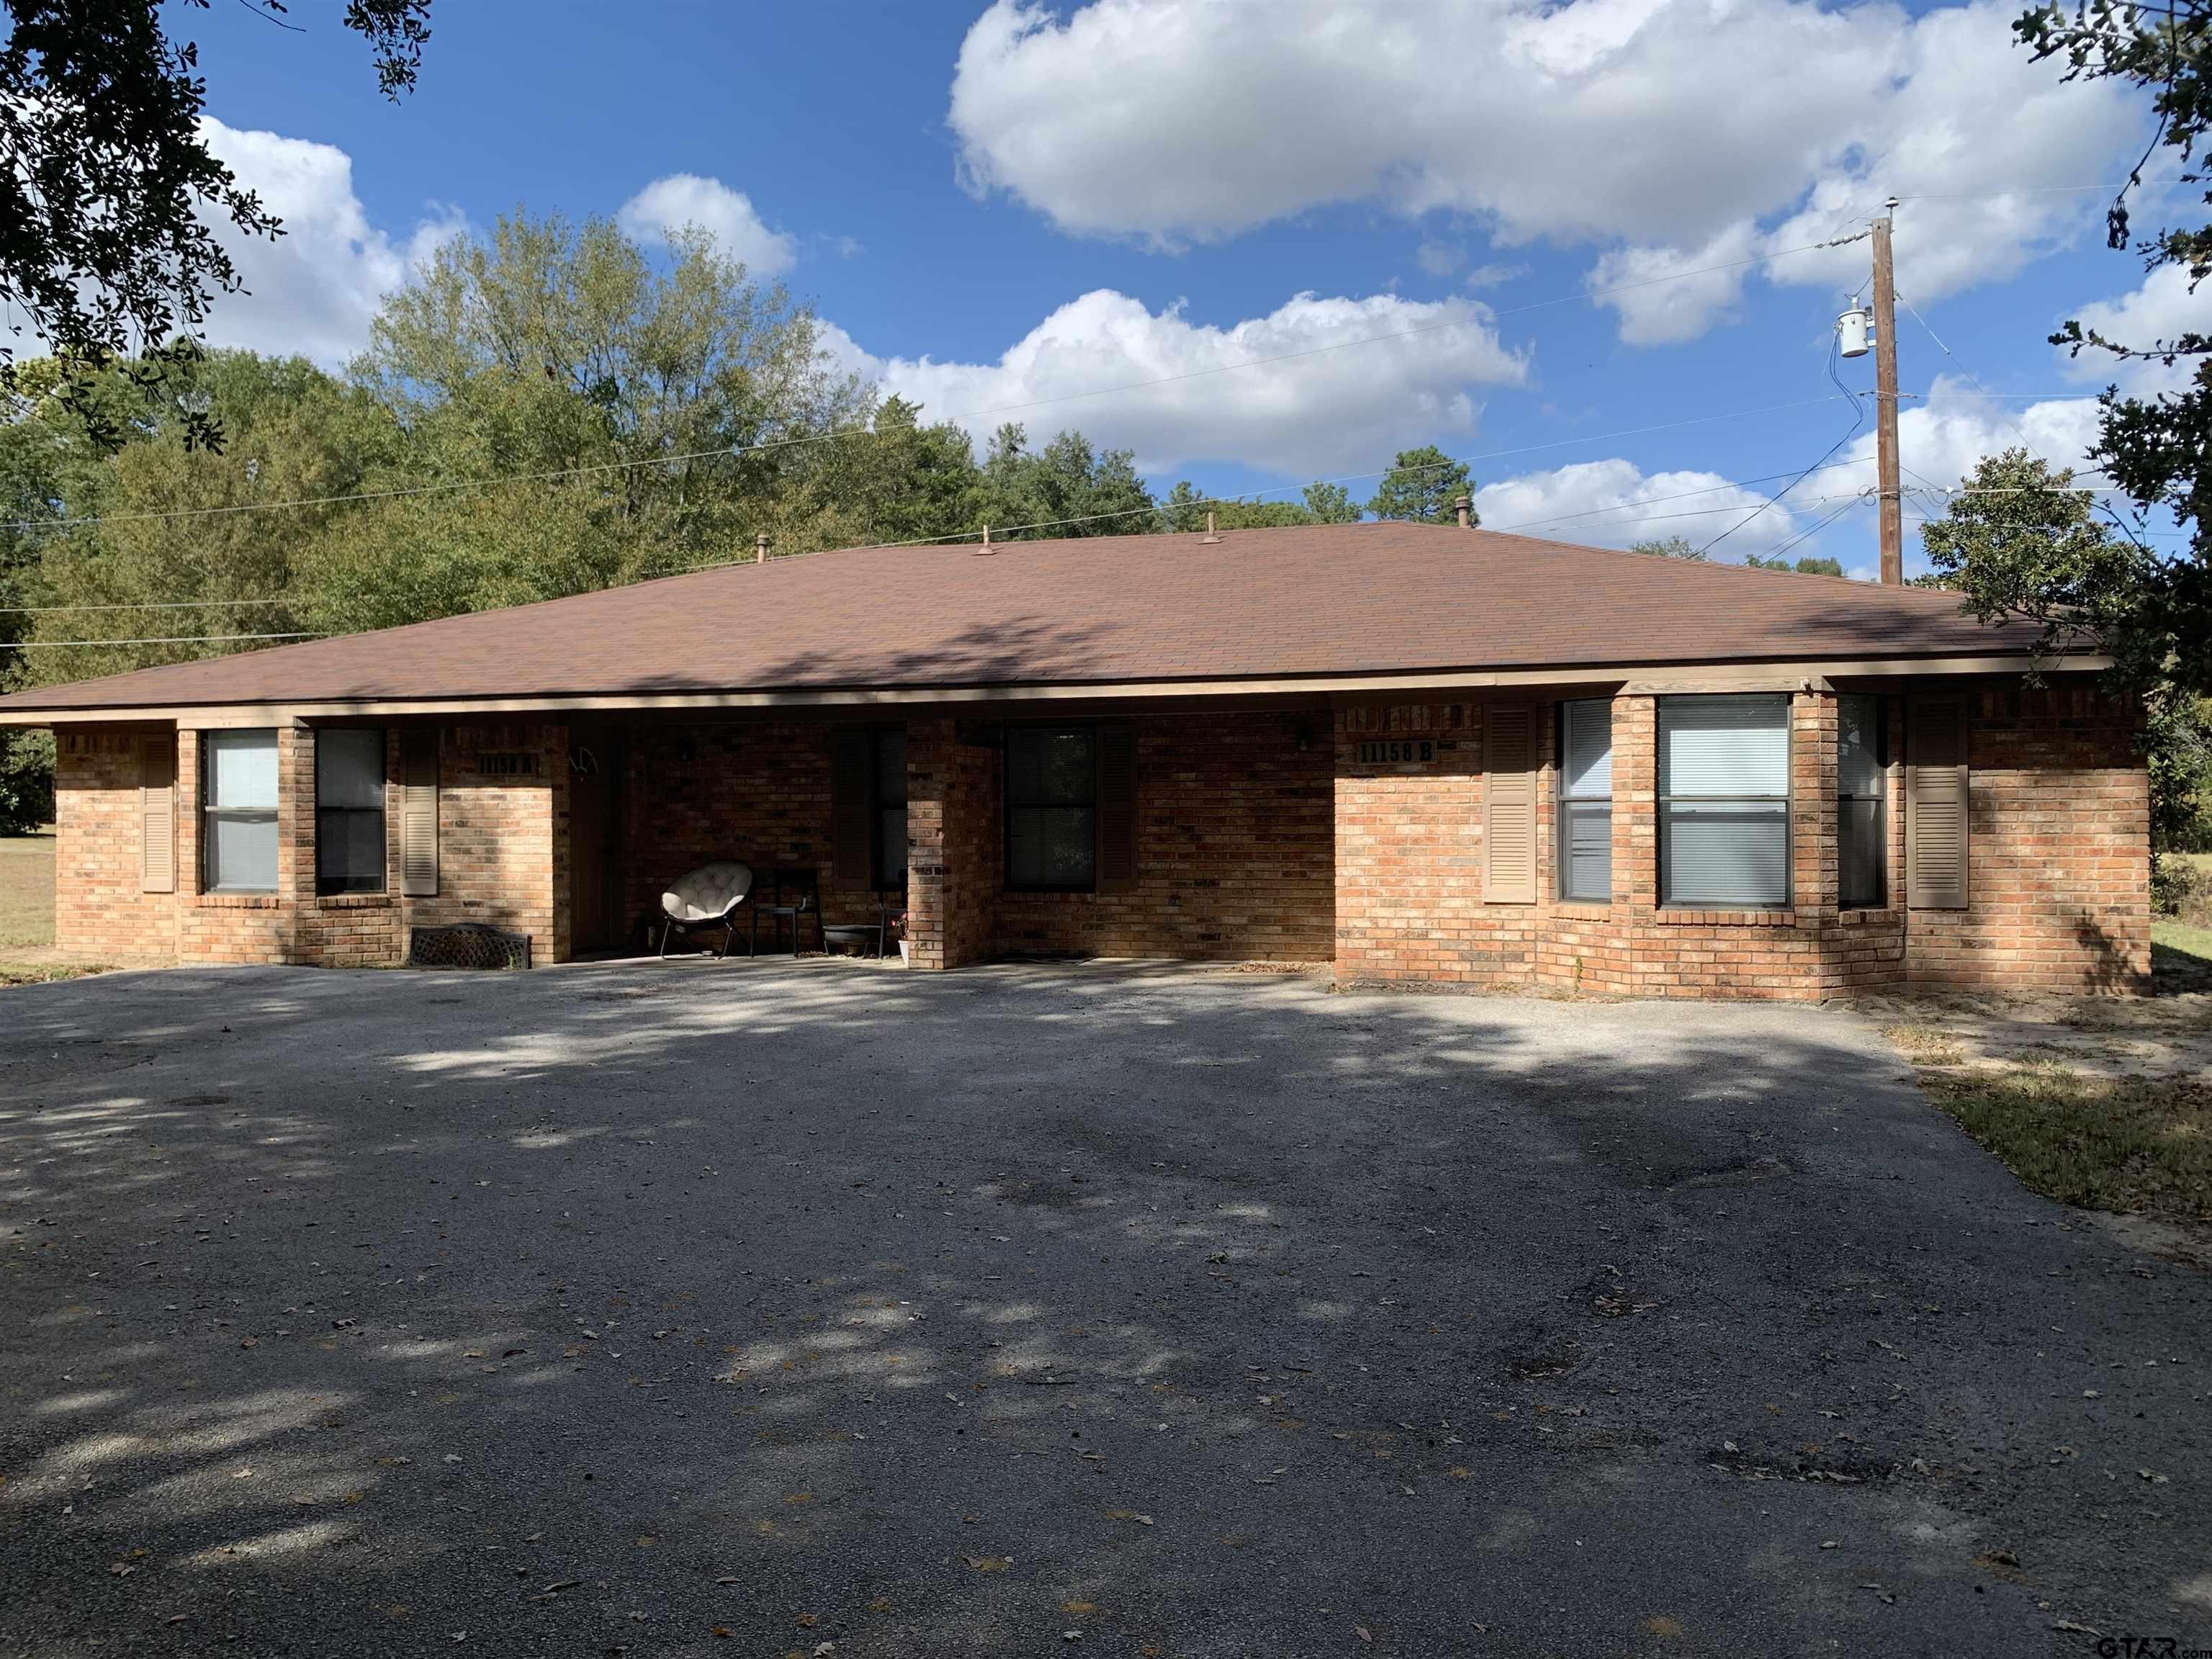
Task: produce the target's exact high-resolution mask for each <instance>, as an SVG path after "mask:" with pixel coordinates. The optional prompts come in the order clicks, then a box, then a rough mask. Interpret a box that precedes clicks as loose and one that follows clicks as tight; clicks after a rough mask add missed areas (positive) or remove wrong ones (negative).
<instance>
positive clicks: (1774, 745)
mask: <svg viewBox="0 0 2212 1659" xmlns="http://www.w3.org/2000/svg"><path fill="white" fill-rule="evenodd" d="M1659 902H1660V903H1662V905H1674V906H1680V907H1686V908H1692V909H1716V910H1720V909H1746V910H1750V909H1769V908H1780V907H1782V906H1784V905H1786V904H1788V903H1789V902H1790V699H1789V698H1788V696H1769V695H1765V694H1759V695H1751V696H1745V695H1730V696H1702V697H1662V698H1661V699H1660V700H1659Z"/></svg>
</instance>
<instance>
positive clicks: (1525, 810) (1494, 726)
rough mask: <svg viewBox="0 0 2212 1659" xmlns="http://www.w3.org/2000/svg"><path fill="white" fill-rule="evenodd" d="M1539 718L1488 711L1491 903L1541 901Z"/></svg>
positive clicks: (1487, 882)
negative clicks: (1538, 884)
mask: <svg viewBox="0 0 2212 1659" xmlns="http://www.w3.org/2000/svg"><path fill="white" fill-rule="evenodd" d="M1535 726H1536V717H1535V714H1534V710H1532V709H1528V708H1496V707H1492V708H1486V709H1485V710H1484V711H1483V745H1482V759H1483V772H1484V781H1485V787H1484V789H1483V804H1484V810H1483V834H1482V841H1483V881H1482V896H1483V900H1484V902H1486V903H1490V904H1534V902H1536V734H1535Z"/></svg>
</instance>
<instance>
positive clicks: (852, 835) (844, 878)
mask: <svg viewBox="0 0 2212 1659" xmlns="http://www.w3.org/2000/svg"><path fill="white" fill-rule="evenodd" d="M871 736H872V733H871V732H869V730H868V729H867V728H866V726H844V727H841V728H840V729H839V730H838V732H837V733H836V753H835V755H834V756H833V757H832V758H831V763H830V769H829V834H830V855H829V865H830V870H829V874H830V879H831V880H833V881H835V882H836V883H837V884H840V885H841V886H848V887H865V886H866V885H867V884H868V879H869V875H870V872H869V868H868V864H869V860H868V841H869V830H870V829H871V828H872V823H873V819H872V810H873V806H874V803H873V802H872V800H871V799H869V789H868V784H869V779H870V775H871V774H872V771H873V770H874V769H873V768H872V767H871V766H870V765H869V759H870V753H869V750H870V744H869V738H871Z"/></svg>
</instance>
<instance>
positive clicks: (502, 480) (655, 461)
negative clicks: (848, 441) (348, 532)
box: [0, 242, 1831, 531]
mask: <svg viewBox="0 0 2212 1659" xmlns="http://www.w3.org/2000/svg"><path fill="white" fill-rule="evenodd" d="M1824 246H1831V244H1828V243H1823V242H1808V243H1806V244H1805V245H1804V246H1800V247H1787V248H1776V249H1774V250H1773V251H1771V252H1766V253H1760V254H1755V255H1753V257H1751V258H1745V259H1731V260H1729V261H1726V262H1725V263H1723V264H1713V265H1700V266H1699V267H1697V268H1696V269H1694V270H1673V271H1668V272H1666V273H1665V274H1664V275H1662V276H1644V277H1639V278H1638V279H1637V280H1636V281H1634V282H1629V283H1609V284H1607V286H1605V287H1603V288H1593V289H1582V290H1580V291H1578V292H1577V293H1574V294H1565V295H1555V296H1554V297H1553V298H1551V299H1548V300H1532V301H1528V302H1526V303H1525V304H1522V305H1517V306H1507V307H1504V308H1502V309H1498V308H1492V307H1482V314H1481V315H1480V316H1474V317H1456V318H1453V319H1449V320H1448V321H1443V322H1436V323H1423V324H1420V325H1418V326H1416V327H1413V328H1405V329H1393V330H1390V331H1386V332H1384V333H1381V334H1369V335H1363V336H1361V337H1358V338H1356V339H1350V340H1335V341H1332V342H1330V343H1328V344H1327V345H1318V346H1307V347H1304V348H1302V349H1299V350H1297V351H1283V352H1277V353H1274V354H1273V355H1271V356H1264V357H1248V358H1243V359H1241V360H1239V361H1238V362H1233V363H1217V364H1214V365H1212V366H1211V367H1209V368H1194V369H1187V370H1185V371H1183V372H1182V373H1181V374H1162V375H1158V376H1155V377H1154V378H1152V379H1151V380H1127V381H1123V382H1121V384H1119V385H1116V386H1094V387H1092V388H1091V389H1090V390H1089V391H1085V392H1062V393H1059V394H1057V395H1055V396H1054V397H1050V398H1030V399H1029V400H1027V401H1026V402H1023V403H1015V404H994V405H993V406H991V407H989V408H986V409H971V410H963V411H961V412H958V413H956V414H952V415H947V416H943V417H941V418H942V420H945V421H952V422H966V421H978V420H982V419H985V418H986V417H987V416H994V415H1015V414H1019V413H1021V412H1023V411H1024V410H1032V409H1043V408H1047V407H1048V406H1050V405H1052V404H1066V403H1077V402H1080V401H1082V400H1083V399H1085V398H1106V397H1112V396H1114V395H1115V394H1116V393H1119V392H1142V391H1145V390H1147V389H1149V388H1151V387H1153V386H1176V385H1180V384H1182V383H1183V382H1185V381H1188V380H1204V379H1206V378H1207V377H1209V376H1212V375H1216V374H1233V373H1235V372H1237V370H1239V369H1246V368H1266V367H1267V366H1269V365H1271V364H1275V363H1286V362H1298V361H1301V360H1303V359H1304V358H1308V357H1318V356H1325V355H1327V354H1328V353H1329V352H1333V351H1347V350H1350V349H1352V348H1353V347H1355V346H1363V345H1376V344H1380V343H1384V342H1387V341H1391V340H1409V339H1414V338H1417V337H1421V336H1423V335H1428V334H1435V333H1439V332H1441V331H1444V330H1447V329H1454V328H1469V327H1475V326H1479V325H1480V324H1482V323H1483V322H1485V321H1489V320H1494V319H1497V318H1499V317H1514V316H1519V315H1521V314H1522V313H1526V312H1531V311H1543V310H1546V309H1547V308H1549V307H1554V306H1563V305H1575V304H1579V303H1581V302H1582V301H1596V300H1601V299H1603V298H1605V297H1606V296H1607V295H1613V294H1625V293H1627V292H1629V291H1631V290H1632V289H1643V288H1650V287H1653V286H1655V285H1656V284H1659V283H1678V282H1681V281H1683V280H1685V279H1686V278H1688V277H1692V276H1710V275H1711V274H1712V273H1714V272H1716V271H1722V270H1741V269H1743V268H1744V267H1746V266H1749V265H1758V264H1768V263H1770V262H1771V261H1772V260H1776V259H1780V258H1786V257H1788V256H1789V255H1790V254H1793V253H1810V252H1815V251H1817V250H1818V249H1820V248H1821V247H1824ZM873 435H875V428H872V427H868V426H851V427H842V428H835V429H833V430H831V431H828V432H817V433H810V434H808V435H805V436H803V437H796V438H778V439H772V440H770V441H768V442H766V443H757V444H728V445H723V446H721V447H717V448H714V449H696V450H690V451H685V452H683V453H677V454H670V455H650V456H641V457H638V458H636V459H630V460H621V461H599V462H594V463H592V464H589V465H581V466H570V467H554V468H550V469H547V470H544V471H537V472H520V473H510V474H505V475H501V476H497V477H487V478H468V479H452V480H447V481H446V482H443V483H428V484H415V485H409V486H405V487H403V488H394V489H368V490H353V491H349V492H346V493H344V494H341V495H313V496H302V497H298V498H295V499H292V500H289V501H234V502H230V503H228V504H226V505H224V506H221V507H170V508H166V509H163V510H161V511H158V512H143V513H87V514H83V515H82V516H78V517H74V518H61V519H19V520H10V521H6V522H0V530H22V531H33V530H38V531H51V530H67V529H73V528H75V527H76V526H80V525H94V524H131V523H143V522H150V521H161V520H175V519H189V518H205V517H216V516H220V515H224V514H229V513H274V512H280V511H289V510H293V509H297V508H301V507H342V506H349V505H353V504H356V503H360V502H365V501H396V500H401V499H405V498H410V497H413V496H417V495H444V494H451V493H452V492H453V491H456V490H463V489H489V488H492V487H493V486H495V485H499V484H508V483H551V482H553V481H556V480H558V479H562V478H578V477H594V476H598V475H600V474H604V473H609V472H623V471H634V470H635V469H637V468H639V467H648V466H680V465H686V464H687V463H690V462H692V461H704V460H713V459H720V458H722V457H724V456H729V457H732V458H736V457H743V456H746V455H757V454H762V453H768V452H769V451H775V450H784V449H792V448H798V447H803V446H805V445H809V444H819V443H829V442H833V441H836V440H838V439H842V438H853V437H871V436H873Z"/></svg>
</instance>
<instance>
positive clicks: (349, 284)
mask: <svg viewBox="0 0 2212 1659" xmlns="http://www.w3.org/2000/svg"><path fill="white" fill-rule="evenodd" d="M200 131H201V135H202V137H204V139H205V140H206V142H207V145H208V148H209V149H210V150H211V151H212V152H213V153H214V154H215V155H216V156H217V157H218V158H219V159H220V160H222V161H223V162H225V163H226V164H227V165H228V167H230V169H231V171H232V172H233V173H235V174H236V175H237V177H238V181H239V183H240V185H244V186H245V187H246V188H247V189H249V190H252V191H256V192H258V194H259V196H260V197H261V200H262V204H263V205H264V206H265V207H267V208H268V209H269V210H270V212H272V213H274V214H275V215H276V216H277V217H278V218H279V219H281V220H283V222H284V234H283V235H282V236H280V237H277V238H276V239H275V240H269V239H267V238H263V237H249V236H246V235H245V234H242V233H241V232H240V231H239V229H238V228H237V227H235V226H234V225H233V224H231V223H230V222H229V221H228V219H224V218H222V217H220V216H212V215H211V216H210V220H209V222H210V224H211V225H212V227H213V228H214V229H215V231H216V235H217V236H218V237H219V238H220V239H221V240H222V244H223V246H224V247H225V249H226V250H228V252H229V254H230V257H231V259H232V261H233V262H234V264H236V265H237V267H238V270H239V274H240V276H242V277H243V278H244V279H245V283H246V290H247V291H246V292H245V293H243V294H234V295H222V296H219V297H218V298H217V300H216V304H215V306H214V308H213V309H212V311H211V312H210V315H209V319H208V324H207V329H206V338H207V341H208V343H210V345H218V346H242V347H246V348H247V349H252V350H255V351H263V352H269V353H272V354H276V355H280V356H293V355H296V356H303V357H308V358H312V359H313V361H314V362H318V363H320V364H321V365H323V366H324V367H325V368H340V367H342V366H343V364H344V362H345V361H346V360H347V359H348V358H349V357H350V356H353V355H354V354H355V353H356V352H357V351H359V350H360V349H362V347H363V346H364V345H366V344H367V343H368V325H369V322H370V320H371V319H373V318H374V316H375V315H376V312H377V307H378V304H379V302H380V301H381V300H382V299H383V297H384V295H386V294H389V293H391V292H392V290H393V289H398V288H399V287H400V286H402V285H403V284H404V283H405V282H406V280H407V277H408V274H409V272H410V271H411V270H413V268H414V266H415V265H416V263H417V262H418V261H420V260H421V259H422V258H426V257H427V256H428V254H429V253H430V252H431V251H432V250H433V249H434V248H435V246H437V245H438V243H440V242H441V241H442V240H446V239H447V238H448V237H451V236H454V235H458V234H460V233H461V232H462V230H463V229H464V228H465V224H464V222H463V221H462V219H461V217H460V215H459V211H458V210H453V209H445V210H440V211H437V212H435V213H434V214H432V215H431V216H428V217H426V218H425V219H423V220H422V222H420V223H419V224H417V225H416V228H415V229H414V231H413V233H412V234H410V236H409V237H407V238H406V239H405V240H403V241H394V240H392V237H390V236H389V235H387V234H386V233H385V232H384V231H382V230H380V229H378V228H376V227H374V226H373V225H371V224H370V223H369V222H368V213H367V212H366V210H364V209H363V208H362V204H361V198H360V197H357V196H356V195H355V194H354V190H353V161H352V158H351V157H350V156H349V155H347V154H346V153H345V152H344V151H343V150H342V149H336V148H335V147H333V146H331V145H329V144H318V143H311V142H310V141H308V140H307V139H304V138H287V137H283V136H282V135H280V134H277V133H274V132H252V131H241V130H240V129H238V128H235V127H229V126H225V125H223V124H222V122H220V121H217V120H215V119H214V118H203V119H202V121H201V123H200Z"/></svg>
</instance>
